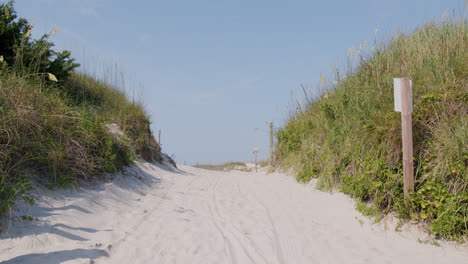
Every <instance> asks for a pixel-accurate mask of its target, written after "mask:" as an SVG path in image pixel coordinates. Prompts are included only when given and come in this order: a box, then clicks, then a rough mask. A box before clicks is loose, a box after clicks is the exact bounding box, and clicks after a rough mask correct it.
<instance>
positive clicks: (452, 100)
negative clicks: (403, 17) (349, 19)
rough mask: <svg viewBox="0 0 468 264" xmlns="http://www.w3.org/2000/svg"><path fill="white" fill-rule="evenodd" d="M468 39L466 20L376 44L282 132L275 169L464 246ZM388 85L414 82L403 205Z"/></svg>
mask: <svg viewBox="0 0 468 264" xmlns="http://www.w3.org/2000/svg"><path fill="white" fill-rule="evenodd" d="M467 39H468V35H467V23H466V21H465V20H462V21H451V22H444V23H440V24H435V23H430V24H427V25H425V26H424V27H422V28H420V29H417V30H415V31H414V32H413V33H411V34H400V33H397V34H395V35H394V37H393V38H392V39H391V40H389V41H386V42H382V43H380V44H375V45H374V47H373V48H372V50H373V51H372V53H371V55H370V56H368V57H365V56H363V55H361V56H360V57H361V58H360V59H361V60H360V63H359V66H358V67H357V68H356V69H355V70H353V71H352V72H346V74H347V75H348V76H347V77H346V76H345V75H344V74H343V75H341V74H340V72H339V71H337V72H336V76H335V78H336V81H337V83H336V84H335V85H333V86H331V87H329V90H328V92H326V93H323V94H322V95H321V97H320V98H319V99H318V100H315V101H313V102H311V103H309V105H308V106H307V107H306V108H305V109H304V110H303V111H300V112H298V113H296V114H294V115H293V116H292V117H291V118H290V120H289V121H288V122H287V123H286V125H285V126H284V127H283V128H281V129H280V130H279V131H278V133H277V139H278V147H277V150H276V160H277V162H278V163H279V164H281V166H283V167H286V168H288V167H289V168H293V169H294V170H295V171H296V172H297V179H298V180H299V181H302V182H307V181H309V180H310V179H311V178H318V179H319V181H318V187H319V188H322V189H332V188H339V189H340V190H341V191H343V192H345V193H347V194H349V195H351V196H352V197H355V199H356V200H357V201H358V203H357V208H358V210H360V211H361V212H363V213H364V214H366V215H373V216H377V218H379V217H380V216H382V215H383V214H387V213H390V212H394V213H396V214H397V215H398V216H399V217H400V218H402V219H411V221H412V222H423V223H425V224H426V226H427V227H428V229H429V230H430V231H432V233H433V234H435V235H436V237H444V238H447V239H454V240H463V239H466V238H467V236H468V223H467V219H468V191H467V183H468V173H467V172H468V170H467V165H468V149H467V144H466V143H467V142H466V140H467V133H468V126H467V121H468V119H467V111H468V93H467V92H468V90H467V88H468V87H467V84H468V82H467V78H468V64H467V62H468V46H467ZM364 46H365V44H363V45H361V48H360V49H363V48H364ZM359 52H360V53H361V54H362V53H363V52H362V50H358V51H357V52H354V53H353V52H351V56H355V55H356V54H359ZM394 77H409V78H410V79H412V80H413V102H414V112H413V138H414V151H415V153H414V159H415V164H414V166H415V181H416V186H415V192H414V193H412V194H411V198H410V199H409V201H408V202H407V203H405V202H403V176H402V156H401V155H402V154H401V117H400V113H397V112H394V110H393V78H394Z"/></svg>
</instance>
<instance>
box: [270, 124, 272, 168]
mask: <svg viewBox="0 0 468 264" xmlns="http://www.w3.org/2000/svg"><path fill="white" fill-rule="evenodd" d="M272 164H273V122H270V165H272Z"/></svg>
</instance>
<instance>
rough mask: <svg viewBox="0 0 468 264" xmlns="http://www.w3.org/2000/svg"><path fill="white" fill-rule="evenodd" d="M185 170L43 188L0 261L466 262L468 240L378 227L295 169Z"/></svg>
mask: <svg viewBox="0 0 468 264" xmlns="http://www.w3.org/2000/svg"><path fill="white" fill-rule="evenodd" d="M181 169H182V171H173V170H170V169H169V168H167V167H164V166H161V165H152V164H149V163H138V166H135V167H133V168H131V169H128V170H127V172H126V175H125V176H117V177H116V178H115V179H113V180H112V181H109V182H107V183H99V184H97V185H93V186H90V187H84V188H82V189H81V190H79V191H76V190H60V191H48V190H47V189H42V188H41V189H38V190H36V192H38V193H39V194H40V195H41V196H40V198H38V199H37V202H36V203H35V204H34V205H27V204H25V203H23V204H19V205H18V207H17V208H16V209H15V210H13V211H12V213H11V219H12V221H6V220H3V221H4V222H3V223H2V224H3V227H4V228H6V229H7V230H6V231H4V232H3V233H2V234H1V235H0V263H35V264H36V263H158V264H164V263H181V264H192V263H193V264H196V263H200V264H207V263H213V264H220V263H238V264H248V263H291V264H300V263H307V264H311V263H412V264H414V263H425V264H428V263H468V250H467V248H466V246H458V247H456V246H453V245H449V244H447V243H441V246H434V245H431V244H424V243H421V242H418V241H417V239H416V235H420V234H415V233H411V232H410V233H408V232H395V231H394V230H393V229H392V228H389V229H388V230H385V229H384V225H383V224H379V225H372V224H370V219H366V218H364V217H362V216H361V215H360V214H359V213H358V212H356V211H355V209H354V204H353V202H352V201H351V200H350V199H349V198H348V197H346V196H345V195H342V194H330V193H324V192H320V191H317V190H315V189H314V188H312V187H311V186H308V185H301V184H298V183H296V182H295V180H294V179H293V178H292V177H288V176H285V175H282V174H279V173H273V174H266V173H265V172H264V171H259V172H258V173H252V172H250V173H248V172H239V171H231V172H219V171H208V170H202V169H196V168H192V167H185V166H182V168H181ZM38 197H39V196H38ZM23 215H27V216H32V217H33V218H34V219H33V220H32V221H31V220H24V219H22V217H21V216H23ZM7 218H10V217H7Z"/></svg>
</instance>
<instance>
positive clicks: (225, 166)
mask: <svg viewBox="0 0 468 264" xmlns="http://www.w3.org/2000/svg"><path fill="white" fill-rule="evenodd" d="M194 167H195V168H200V169H205V170H217V171H228V170H245V169H247V165H246V164H245V163H243V162H238V161H233V162H226V163H222V164H217V165H215V164H197V165H194Z"/></svg>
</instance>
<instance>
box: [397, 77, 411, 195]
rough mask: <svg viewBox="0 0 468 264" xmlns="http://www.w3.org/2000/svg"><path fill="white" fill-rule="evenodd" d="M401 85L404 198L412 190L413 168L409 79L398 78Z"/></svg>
mask: <svg viewBox="0 0 468 264" xmlns="http://www.w3.org/2000/svg"><path fill="white" fill-rule="evenodd" d="M400 87H401V129H402V144H403V177H404V182H403V188H404V195H405V198H408V197H409V190H411V191H414V168H413V131H412V130H413V127H412V122H411V109H412V106H411V101H412V100H410V96H412V95H411V91H410V87H411V81H410V79H408V78H400Z"/></svg>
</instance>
